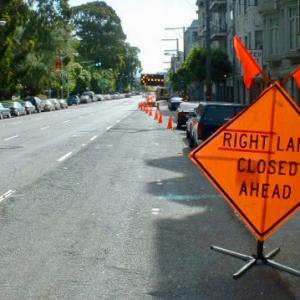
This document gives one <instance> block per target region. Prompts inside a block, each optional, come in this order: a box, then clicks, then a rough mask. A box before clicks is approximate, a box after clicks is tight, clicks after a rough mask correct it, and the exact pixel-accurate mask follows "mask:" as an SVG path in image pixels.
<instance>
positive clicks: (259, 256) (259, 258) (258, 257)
mask: <svg viewBox="0 0 300 300" xmlns="http://www.w3.org/2000/svg"><path fill="white" fill-rule="evenodd" d="M263 247H264V242H263V241H257V253H256V254H255V255H245V254H242V253H239V252H235V251H232V250H228V249H224V248H221V247H218V246H211V249H212V250H215V251H217V252H221V253H223V254H226V255H229V256H233V257H236V258H239V259H241V260H243V261H246V262H247V263H246V264H245V265H244V266H243V267H242V268H241V269H240V270H238V271H237V272H236V273H234V274H233V278H235V279H237V278H239V277H240V276H241V275H243V274H244V273H246V272H247V271H248V270H249V269H250V268H252V267H253V266H254V265H255V264H257V263H258V262H261V263H263V264H266V265H269V266H271V267H273V268H275V269H278V270H280V271H283V272H287V273H290V274H292V275H295V276H300V271H298V270H296V269H292V268H290V267H288V266H285V265H282V264H280V263H277V262H276V261H274V260H272V258H273V257H274V256H275V255H277V254H278V253H279V251H280V248H276V249H274V250H273V251H271V252H270V253H268V254H266V255H264V253H263Z"/></svg>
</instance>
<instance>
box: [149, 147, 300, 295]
mask: <svg viewBox="0 0 300 300" xmlns="http://www.w3.org/2000/svg"><path fill="white" fill-rule="evenodd" d="M183 152H184V154H183V155H178V156H171V157H166V158H163V159H152V160H147V161H146V164H147V165H148V166H151V167H155V168H161V169H164V170H168V171H172V172H175V173H178V177H172V178H169V179H165V180H161V181H160V182H159V184H158V182H157V181H155V182H150V183H149V184H148V187H147V192H148V193H150V194H153V195H154V196H155V198H158V199H160V200H161V201H169V202H176V203H180V204H183V205H187V206H190V207H193V208H194V211H195V213H194V214H190V215H186V214H182V215H181V214H180V213H179V214H176V216H174V217H170V216H168V217H163V216H162V217H160V218H158V219H157V221H156V222H155V228H156V248H157V253H158V262H157V265H158V266H157V270H158V273H157V280H156V288H155V290H153V291H152V293H151V295H152V296H154V297H156V298H158V299H201V300H204V299H231V300H234V299H242V300H244V299H249V300H250V299H251V300H253V299H272V300H273V299H275V300H277V299H278V300H279V299H280V300H282V299H285V300H288V299H300V298H299V297H300V295H298V298H297V297H296V295H297V294H296V293H295V290H297V291H298V292H299V287H298V283H297V278H295V277H293V276H291V275H287V274H285V273H282V272H279V271H277V270H275V269H272V268H270V267H269V266H265V265H259V266H255V267H254V268H252V269H251V270H250V271H249V272H248V273H246V274H245V275H244V276H243V277H241V278H240V279H238V280H234V279H233V278H232V274H233V273H234V272H236V271H237V270H239V269H240V268H241V267H242V266H243V265H244V262H243V261H240V260H238V259H235V258H231V257H228V256H224V255H222V254H219V253H216V252H213V251H212V250H210V246H211V245H212V244H215V245H217V246H221V247H225V248H229V249H232V250H235V251H238V252H242V253H244V254H247V255H248V254H254V253H255V251H256V241H255V239H253V238H252V236H251V235H250V233H249V232H248V231H247V230H246V228H245V226H244V225H243V224H241V222H240V221H239V219H238V218H237V217H236V216H235V215H234V213H233V211H232V210H231V208H230V207H229V206H228V205H227V204H226V203H225V201H224V200H223V199H222V197H221V196H219V195H218V193H217V192H216V191H215V189H214V188H213V187H212V185H211V184H209V183H208V181H207V179H206V178H205V177H204V176H203V175H202V174H201V173H200V172H199V170H197V169H196V168H195V167H194V166H193V164H192V163H191V162H190V161H189V159H188V158H187V156H186V153H188V152H189V149H187V148H186V149H184V150H183ZM281 242H282V241H281ZM294 243H295V237H294V238H293V239H289V241H286V242H285V245H284V247H285V249H286V250H288V249H292V248H293V244H294ZM275 244H276V243H275ZM272 246H273V245H272V242H271V244H267V249H266V250H265V251H266V252H268V251H269V250H272V249H270V247H272ZM277 246H278V245H277ZM287 252H289V251H285V255H286V256H281V255H279V256H278V258H279V261H280V258H281V259H282V261H284V260H286V259H287V258H288V257H287V256H288V254H287ZM292 260H293V259H292Z"/></svg>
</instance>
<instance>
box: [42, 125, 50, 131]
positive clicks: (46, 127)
mask: <svg viewBox="0 0 300 300" xmlns="http://www.w3.org/2000/svg"><path fill="white" fill-rule="evenodd" d="M48 128H50V126H45V127H41V128H40V130H45V129H48Z"/></svg>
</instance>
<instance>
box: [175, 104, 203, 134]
mask: <svg viewBox="0 0 300 300" xmlns="http://www.w3.org/2000/svg"><path fill="white" fill-rule="evenodd" d="M198 105H199V102H181V103H180V104H179V107H178V108H177V110H176V114H175V122H177V129H181V128H182V127H183V126H186V121H187V119H188V115H189V113H190V112H193V111H194V109H195V108H196V107H197V106H198Z"/></svg>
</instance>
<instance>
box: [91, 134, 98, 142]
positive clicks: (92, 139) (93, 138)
mask: <svg viewBox="0 0 300 300" xmlns="http://www.w3.org/2000/svg"><path fill="white" fill-rule="evenodd" d="M97 137H98V135H94V136H93V137H92V138H90V141H94V140H95V139H96V138H97Z"/></svg>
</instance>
